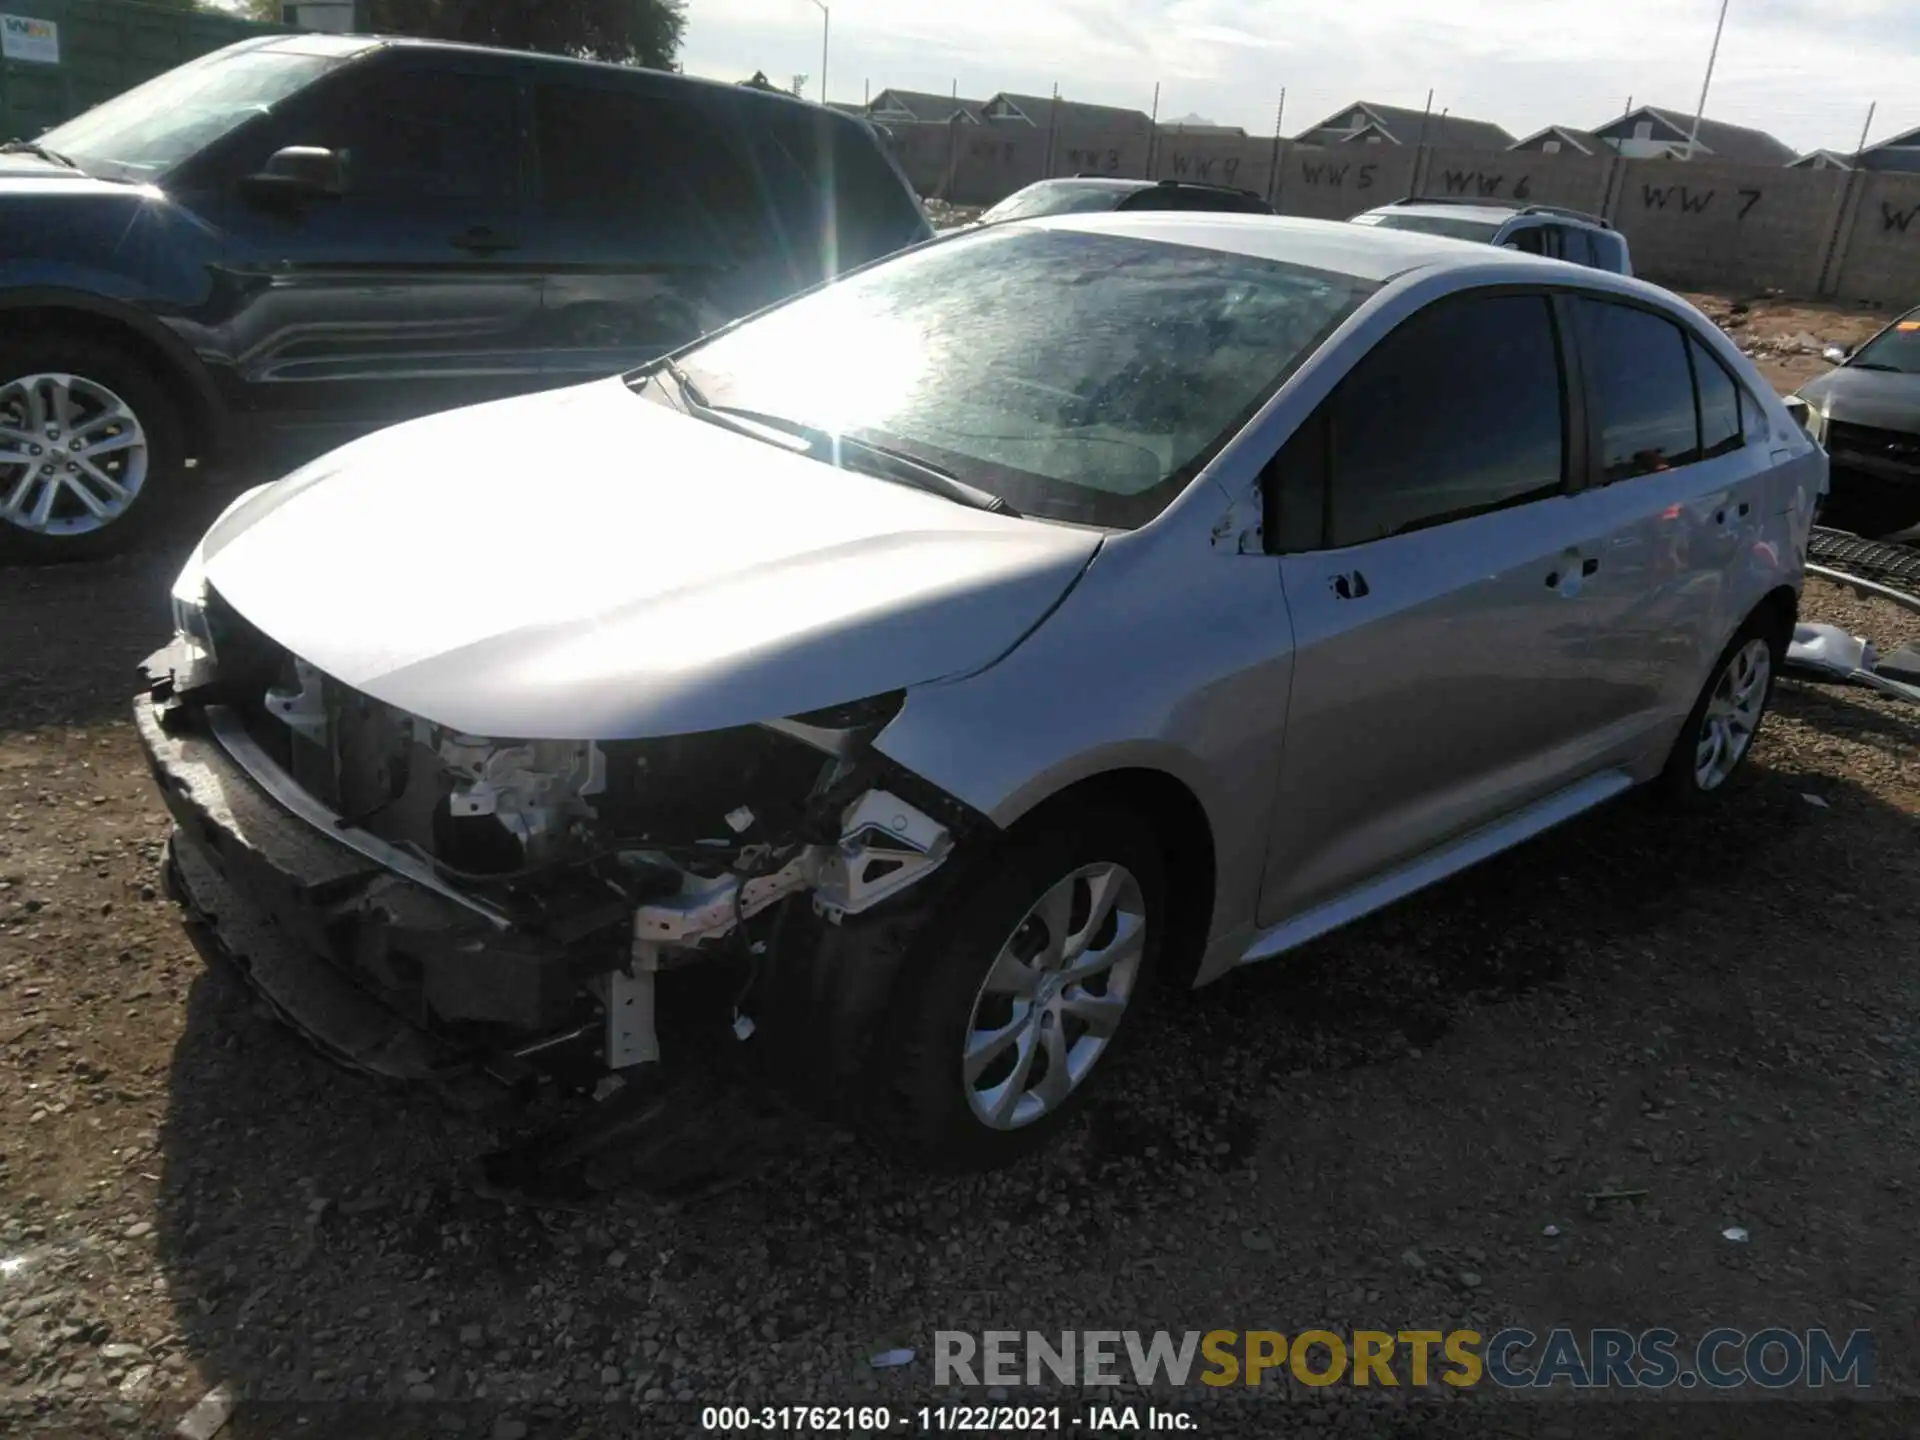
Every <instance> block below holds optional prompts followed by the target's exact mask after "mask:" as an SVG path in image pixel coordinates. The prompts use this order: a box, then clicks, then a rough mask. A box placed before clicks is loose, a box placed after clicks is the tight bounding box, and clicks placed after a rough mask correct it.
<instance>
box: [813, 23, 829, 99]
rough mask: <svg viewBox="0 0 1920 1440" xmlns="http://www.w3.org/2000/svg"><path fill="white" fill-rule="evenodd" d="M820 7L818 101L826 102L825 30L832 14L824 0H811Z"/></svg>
mask: <svg viewBox="0 0 1920 1440" xmlns="http://www.w3.org/2000/svg"><path fill="white" fill-rule="evenodd" d="M813 3H814V4H815V5H817V6H818V7H819V8H820V103H821V104H822V105H824V104H826V103H827V30H828V27H829V26H830V25H831V24H832V23H833V14H832V12H831V11H829V10H828V9H827V5H826V0H813Z"/></svg>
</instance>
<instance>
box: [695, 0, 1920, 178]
mask: <svg viewBox="0 0 1920 1440" xmlns="http://www.w3.org/2000/svg"><path fill="white" fill-rule="evenodd" d="M830 3H832V0H830ZM1716 13H1717V6H1716V5H1715V4H1714V0H1608V3H1606V4H1604V5H1599V4H1594V3H1592V0H1474V3H1473V4H1472V5H1471V6H1466V5H1459V6H1450V7H1448V8H1447V9H1446V10H1445V11H1440V10H1437V9H1436V7H1435V6H1434V5H1432V4H1431V3H1430V0H1368V3H1366V4H1363V5H1347V6H1324V7H1316V8H1311V9H1309V8H1305V7H1296V6H1285V7H1282V6H1277V5H1274V4H1273V3H1272V0H1106V3H1100V0H838V3H833V11H832V55H831V59H830V66H831V72H830V74H829V77H828V79H829V87H828V88H829V93H830V94H831V95H832V97H833V98H835V99H844V100H859V99H860V98H862V95H863V93H865V90H866V89H867V88H868V87H869V86H870V88H871V89H872V90H873V91H874V92H878V91H879V90H882V89H884V88H886V87H887V86H889V85H896V86H901V87H904V88H908V89H915V90H933V91H945V90H947V89H948V88H949V87H950V86H952V85H954V84H956V83H957V84H958V86H959V90H960V93H961V94H962V95H970V96H986V95H991V94H992V93H993V92H995V91H996V90H1015V91H1022V92H1028V93H1040V94H1045V93H1047V92H1048V91H1049V90H1050V88H1051V87H1052V85H1053V84H1054V83H1056V82H1057V83H1058V84H1059V85H1060V89H1061V93H1062V94H1063V95H1067V96H1069V97H1071V98H1074V99H1082V100H1092V101H1099V102H1103V103H1107V104H1118V105H1131V106H1137V107H1139V108H1141V109H1145V108H1147V107H1148V106H1149V105H1150V104H1151V103H1152V96H1153V92H1154V86H1155V83H1156V82H1158V83H1159V85H1160V87H1161V95H1160V104H1161V112H1162V113H1163V114H1177V113H1181V112H1184V111H1188V110H1201V111H1204V112H1205V113H1207V114H1209V115H1213V116H1215V117H1216V118H1217V119H1219V120H1220V121H1221V122H1223V123H1228V124H1240V125H1245V126H1246V127H1247V128H1248V129H1249V130H1251V131H1254V132H1256V133H1263V132H1265V131H1267V130H1269V129H1270V128H1271V126H1272V124H1273V114H1274V108H1275V106H1276V104H1277V102H1278V100H1279V96H1280V91H1281V88H1282V87H1283V86H1284V87H1285V88H1286V91H1287V102H1286V124H1285V128H1286V129H1287V130H1288V131H1289V132H1297V131H1299V130H1302V129H1305V128H1306V127H1307V126H1308V125H1309V124H1311V123H1312V122H1313V121H1315V120H1318V119H1320V118H1321V117H1322V116H1325V115H1328V114H1331V113H1333V112H1335V111H1337V110H1338V109H1339V108H1340V107H1341V106H1343V105H1345V104H1346V103H1347V102H1349V101H1351V100H1354V99H1357V98H1365V99H1370V100H1377V101H1382V102H1387V103H1392V104H1401V105H1412V106H1415V107H1418V106H1420V105H1422V104H1423V103H1424V102H1425V100H1426V95H1427V91H1428V89H1429V88H1431V89H1432V90H1433V92H1434V108H1435V110H1436V111H1438V110H1441V109H1448V110H1451V111H1452V112H1453V113H1454V114H1459V115H1471V116H1474V117H1476V118H1480V119H1488V120H1493V121H1496V122H1498V123H1499V124H1501V125H1504V126H1505V127H1506V128H1507V129H1508V130H1511V131H1512V132H1513V133H1514V134H1516V135H1524V134H1528V133H1530V132H1532V131H1534V130H1538V129H1539V128H1541V127H1542V126H1544V125H1547V124H1551V123H1559V124H1570V125H1580V126H1591V125H1596V124H1600V123H1602V122H1604V121H1605V120H1606V119H1608V118H1610V117H1612V116H1614V115H1617V114H1618V113H1620V111H1621V109H1622V108H1623V106H1624V105H1625V103H1626V101H1627V98H1628V97H1629V96H1631V97H1633V99H1634V101H1635V103H1640V104H1646V103H1651V104H1658V105H1663V106H1668V107H1672V108H1675V109H1680V110H1685V111H1687V112H1689V113H1690V112H1691V111H1692V109H1693V107H1694V105H1695V104H1696V103H1697V101H1698V98H1699V94H1700V79H1701V74H1702V71H1703V70H1704V68H1705V65H1706V60H1707V52H1708V49H1709V48H1710V46H1711V44H1712V41H1713V27H1714V18H1715V15H1716ZM688 19H689V25H688V36H687V47H686V52H685V56H684V58H685V60H686V62H687V68H688V69H689V70H690V71H692V72H694V73H698V74H711V75H717V76H722V77H725V78H733V79H737V78H740V77H742V76H745V75H748V74H751V73H752V72H753V71H754V70H755V69H764V70H765V71H766V72H767V73H768V74H769V75H772V76H775V77H777V78H778V77H784V76H785V75H787V74H790V73H795V72H806V73H808V74H810V75H812V76H813V80H812V82H811V83H812V84H814V85H817V83H818V80H819V77H818V75H817V74H814V72H815V71H817V70H818V68H819V62H820V19H821V17H820V12H819V11H818V10H817V9H816V8H815V7H814V6H813V5H812V4H811V3H808V0H693V3H692V4H691V5H690V6H689V11H688ZM1917 73H1920V0H1732V4H1731V7H1730V10H1729V14H1728V19H1727V26H1726V33H1725V36H1724V38H1723V40H1722V43H1721V48H1720V57H1719V61H1718V64H1717V66H1716V68H1715V73H1714V80H1713V91H1712V96H1711V98H1710V100H1709V102H1708V106H1707V109H1708V113H1710V114H1711V115H1713V116H1715V117H1716V118H1718V119H1722V120H1730V121H1733V122H1735V123H1738V124H1743V125H1753V126H1757V127H1759V128H1761V129H1764V130H1769V131H1772V132H1773V133H1774V134H1777V135H1779V136H1780V137H1781V138H1782V139H1783V140H1785V141H1787V142H1788V143H1789V144H1791V145H1794V146H1796V147H1797V148H1800V149H1802V150H1806V149H1812V148H1814V147H1815V146H1828V147H1831V148H1834V149H1840V150H1850V149H1852V148H1853V145H1854V143H1855V141H1856V140H1857V138H1858V136H1859V129H1860V123H1861V121H1862V120H1863V119H1864V118H1865V116H1866V111H1867V106H1868V104H1869V102H1871V101H1874V100H1876V99H1877V100H1878V101H1879V110H1878V112H1877V116H1876V120H1875V124H1874V137H1875V138H1882V137H1884V136H1886V135H1890V134H1893V133H1895V132H1897V131H1900V130H1904V129H1910V128H1912V127H1914V126H1916V125H1920V89H1917V88H1916V87H1915V86H1914V85H1913V83H1912V77H1913V76H1914V75H1915V74H1917Z"/></svg>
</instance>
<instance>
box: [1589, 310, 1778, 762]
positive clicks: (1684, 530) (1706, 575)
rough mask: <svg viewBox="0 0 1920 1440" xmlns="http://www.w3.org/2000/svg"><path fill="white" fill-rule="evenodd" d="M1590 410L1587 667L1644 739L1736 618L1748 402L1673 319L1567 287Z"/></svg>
mask: <svg viewBox="0 0 1920 1440" xmlns="http://www.w3.org/2000/svg"><path fill="white" fill-rule="evenodd" d="M1569 304H1570V308H1571V309H1572V310H1573V311H1574V312H1575V314H1576V315H1577V324H1576V327H1575V329H1576V333H1577V335H1578V338H1579V345H1580V354H1581V368H1582V370H1583V372H1584V373H1585V375H1586V379H1587V388H1588V395H1589V397H1590V407H1589V409H1590V415H1591V418H1592V428H1593V434H1592V440H1591V445H1590V453H1591V455H1592V464H1593V474H1592V479H1593V483H1594V485H1595V486H1596V489H1595V493H1596V494H1597V495H1599V496H1601V497H1602V498H1604V499H1605V500H1606V502H1607V504H1608V508H1609V511H1610V518H1609V522H1608V528H1609V532H1610V533H1609V536H1608V540H1607V546H1606V557H1605V564H1606V567H1607V571H1608V575H1609V577H1610V582H1611V583H1610V585H1609V587H1608V590H1607V592H1606V596H1607V600H1606V603H1607V606H1608V608H1609V612H1610V613H1607V614H1604V615H1601V616H1598V617H1596V618H1597V619H1598V620H1599V621H1600V622H1601V625H1602V630H1601V635H1602V639H1601V640H1600V641H1599V642H1598V645H1599V650H1598V653H1597V655H1596V668H1597V670H1598V671H1599V672H1600V673H1602V674H1604V675H1605V676H1606V677H1607V681H1608V687H1609V688H1608V691H1607V693H1609V694H1610V695H1612V696H1614V697H1615V698H1616V699H1617V701H1618V702H1619V705H1620V710H1619V712H1618V715H1617V716H1616V719H1617V720H1618V721H1619V722H1620V723H1621V724H1622V725H1623V726H1627V727H1630V729H1631V730H1632V732H1633V733H1634V735H1635V736H1637V737H1638V738H1639V740H1640V741H1641V742H1643V743H1644V742H1646V741H1647V740H1648V737H1650V736H1652V735H1655V734H1656V733H1660V732H1663V731H1664V730H1665V729H1666V728H1667V726H1668V723H1669V722H1670V721H1673V720H1677V719H1679V718H1680V717H1682V716H1684V715H1685V714H1686V712H1687V710H1688V709H1689V708H1690V707H1691V706H1692V704H1693V701H1694V698H1695V696H1697V695H1698V693H1699V689H1700V686H1701V684H1702V683H1703V682H1704V680H1705V672H1706V668H1707V667H1708V666H1709V665H1710V664H1711V663H1712V662H1713V661H1714V659H1715V658H1716V657H1717V656H1718V655H1719V652H1720V647H1721V646H1722V645H1724V644H1725V643H1726V640H1727V637H1728V636H1730V635H1731V634H1732V633H1733V630H1734V628H1735V626H1736V625H1738V624H1739V623H1740V621H1742V620H1743V619H1744V618H1745V611H1744V608H1743V605H1744V589H1743V587H1742V586H1740V585H1739V583H1738V578H1737V572H1738V570H1739V568H1740V567H1741V566H1743V565H1745V564H1746V563H1747V560H1748V558H1749V552H1750V550H1751V548H1752V547H1753V546H1754V545H1755V544H1757V543H1758V542H1759V539H1760V526H1761V521H1762V518H1763V517H1762V514H1761V511H1762V508H1763V504H1764V500H1765V495H1764V493H1763V491H1764V487H1765V483H1766V481H1765V476H1766V473H1767V471H1768V469H1769V459H1768V454H1767V449H1766V446H1765V444H1764V443H1755V444H1749V443H1748V435H1749V432H1753V433H1757V434H1759V435H1760V436H1761V437H1763V438H1764V435H1765V428H1764V425H1758V426H1757V425H1756V424H1755V422H1756V421H1757V420H1759V419H1760V418H1761V415H1762V412H1760V411H1759V407H1758V404H1757V402H1756V401H1755V400H1754V399H1753V397H1752V396H1751V395H1748V394H1747V393H1746V392H1745V390H1744V388H1743V387H1742V386H1741V385H1740V383H1739V382H1738V381H1737V380H1735V379H1734V377H1733V375H1732V374H1731V373H1729V372H1728V370H1727V368H1726V367H1725V366H1724V365H1722V364H1721V363H1720V362H1719V361H1718V360H1717V359H1715V358H1714V356H1713V354H1712V353H1711V351H1710V350H1709V349H1708V348H1707V347H1706V346H1705V345H1704V344H1702V343H1701V342H1700V341H1699V340H1697V339H1696V338H1694V337H1693V336H1692V335H1691V334H1690V333H1689V330H1688V328H1687V327H1686V326H1684V325H1683V324H1682V323H1681V322H1680V321H1679V320H1677V319H1676V318H1674V317H1672V316H1670V315H1667V314H1664V313H1660V312H1658V311H1656V310H1654V309H1651V308H1647V307H1642V306H1638V305H1633V304H1630V303H1627V302H1625V301H1623V300H1620V299H1614V298H1606V299H1603V298H1601V297H1600V296H1598V295H1593V294H1583V295H1580V296H1578V297H1571V298H1570V301H1569Z"/></svg>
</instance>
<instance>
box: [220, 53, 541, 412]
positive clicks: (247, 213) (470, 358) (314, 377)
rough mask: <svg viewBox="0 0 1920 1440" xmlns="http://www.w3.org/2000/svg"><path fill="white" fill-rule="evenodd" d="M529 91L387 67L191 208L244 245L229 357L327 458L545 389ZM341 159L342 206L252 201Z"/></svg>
mask: <svg viewBox="0 0 1920 1440" xmlns="http://www.w3.org/2000/svg"><path fill="white" fill-rule="evenodd" d="M522 130H523V126H522V125H521V112H520V98H519V89H518V86H517V84H516V82H515V80H514V79H513V78H512V75H511V73H510V72H509V71H508V70H506V69H504V68H501V67H498V66H495V65H490V64H489V63H487V61H486V58H485V57H477V58H474V59H467V58H465V57H461V58H458V59H456V58H452V57H449V56H447V55H444V54H434V53H432V52H415V53H414V54H411V55H407V56H404V57H402V56H398V55H382V56H377V57H375V58H374V59H371V60H368V61H364V62H361V63H358V64H355V65H352V66H349V67H347V68H346V69H344V70H343V71H341V72H340V73H339V74H338V75H336V76H333V77H330V78H329V79H327V80H323V81H322V82H320V83H319V84H317V85H315V86H313V87H312V88H310V89H309V90H306V91H303V92H301V93H300V94H299V95H297V96H295V97H294V98H293V99H292V100H291V101H289V102H287V104H286V105H285V106H284V107H282V108H281V109H279V110H277V111H276V112H275V113H273V114H272V115H270V116H267V117H265V118H264V119H263V121H262V122H261V123H259V124H256V125H250V126H248V127H245V129H244V130H243V131H242V132H240V133H238V134H236V136H234V137H233V143H231V144H229V145H225V146H223V147H222V148H221V149H220V151H219V152H218V153H217V154H215V155H210V156H209V157H208V162H209V163H208V164H206V165H204V166H197V167H196V173H197V177H198V178H197V181H196V182H195V183H197V184H198V186H199V190H200V193H199V194H197V195H194V196H190V197H188V203H190V204H192V205H193V207H194V208H195V209H197V210H198V211H199V212H200V214H201V215H202V217H203V218H205V219H207V220H209V221H210V222H211V223H213V224H215V225H217V226H218V227H220V228H221V229H223V230H224V231H225V232H226V237H227V242H228V243H227V258H226V262H225V265H224V267H223V269H224V272H225V273H224V274H223V275H221V276H220V277H218V279H219V284H220V288H221V289H222V290H224V292H225V294H226V296H227V297H228V301H229V305H230V309H229V312H228V314H227V315H225V316H224V317H223V318H222V321H221V324H222V330H223V333H222V335H221V340H222V342H223V343H222V346H221V348H222V349H224V350H225V351H226V352H227V353H228V354H229V355H230V356H231V360H232V364H233V367H234V370H235V372H236V374H237V377H238V379H239V381H240V383H241V384H242V386H243V387H244V391H245V394H246V396H247V401H248V404H249V406H250V408H251V409H252V410H253V411H254V412H255V414H256V416H257V417H258V419H259V420H260V421H261V422H262V423H264V425H265V426H266V427H267V428H268V429H270V430H275V431H280V432H294V433H301V432H310V444H309V448H311V446H312V445H315V444H324V443H327V442H329V441H331V440H333V439H337V438H339V436H338V435H337V434H335V433H333V432H335V431H346V430H353V429H364V428H367V427H369V426H373V425H378V424H384V423H387V422H389V421H393V420H398V419H402V418H405V417H407V416H411V415H418V414H424V413H427V412H429V411H434V410H441V409H446V408H448V407H450V406H454V405H461V404H466V403H470V402H473V401H478V400H485V399H490V398H494V397H497V396H500V395H505V394H511V393H514V392H516V391H520V390H526V389H531V388H535V387H537V386H538V385H539V384H540V383H541V382H542V380H543V370H542V366H541V361H540V355H539V350H538V340H537V332H538V324H539V318H540V275H539V272H538V271H537V270H534V269H531V268H529V267H528V266H527V264H526V263H525V260H524V258H523V256H522V254H521V252H520V251H519V250H518V248H517V244H518V239H519V231H520V225H521V221H522V218H523V217H522V215H521V204H522V187H521V178H520V177H521V170H522V165H521V153H520V150H521V134H522ZM292 145H303V146H319V147H324V148H326V149H329V150H332V151H334V152H335V153H336V154H337V155H338V156H339V157H340V159H341V161H342V165H343V170H344V176H345V183H344V189H343V191H342V193H341V194H339V195H338V196H331V197H319V198H315V199H312V200H309V201H306V202H304V203H299V204H284V203H276V204H263V203H261V202H258V201H251V200H249V199H247V198H245V197H244V196H243V195H242V193H241V189H242V183H243V181H244V178H245V177H246V176H247V175H249V174H252V173H254V172H256V171H258V170H260V169H261V168H263V167H264V166H265V164H266V162H267V159H268V157H269V156H271V155H272V154H273V153H274V152H275V151H276V150H279V149H281V148H283V147H285V146H292Z"/></svg>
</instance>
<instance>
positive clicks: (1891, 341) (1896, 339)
mask: <svg viewBox="0 0 1920 1440" xmlns="http://www.w3.org/2000/svg"><path fill="white" fill-rule="evenodd" d="M1852 363H1853V364H1854V365H1855V366H1879V367H1881V368H1883V369H1887V370H1898V371H1900V372H1901V373H1902V374H1905V375H1920V310H1916V311H1914V312H1913V313H1912V314H1911V315H1909V316H1907V317H1906V318H1905V319H1904V320H1896V321H1894V323H1893V325H1892V326H1891V327H1890V328H1888V329H1886V330H1883V331H1881V332H1880V334H1878V335H1877V336H1875V337H1874V338H1873V339H1871V340H1869V341H1868V342H1867V343H1866V344H1864V345H1862V346H1861V347H1860V349H1859V351H1858V352H1856V353H1855V355H1854V357H1853V362H1852Z"/></svg>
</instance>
